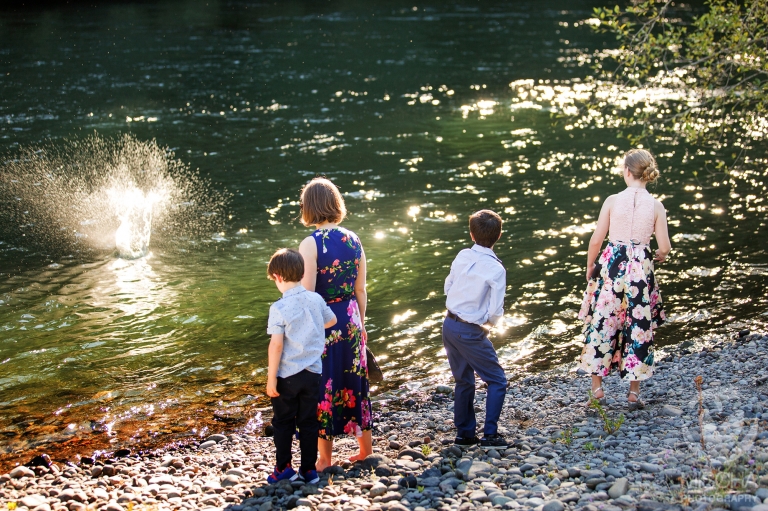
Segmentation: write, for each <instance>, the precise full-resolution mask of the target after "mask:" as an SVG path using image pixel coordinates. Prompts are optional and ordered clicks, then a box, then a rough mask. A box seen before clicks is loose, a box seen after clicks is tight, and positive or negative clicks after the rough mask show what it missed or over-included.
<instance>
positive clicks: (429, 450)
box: [421, 444, 432, 456]
mask: <svg viewBox="0 0 768 511" xmlns="http://www.w3.org/2000/svg"><path fill="white" fill-rule="evenodd" d="M421 454H423V455H424V456H429V455H430V454H432V448H431V447H430V446H429V445H427V444H423V445H422V446H421Z"/></svg>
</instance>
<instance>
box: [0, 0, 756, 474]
mask: <svg viewBox="0 0 768 511" xmlns="http://www.w3.org/2000/svg"><path fill="white" fill-rule="evenodd" d="M543 5H546V7H543ZM594 5H596V3H595V2H588V1H580V0H570V1H568V2H564V1H563V2H560V1H554V2H547V3H546V4H542V3H541V2H533V1H528V2H526V1H515V2H483V3H482V4H478V3H477V2H458V1H452V0H449V1H442V2H429V3H426V4H424V3H419V4H405V3H402V2H383V1H382V2H366V3H365V7H363V6H362V4H360V5H356V4H355V3H342V2H338V3H331V4H328V5H325V4H324V5H322V6H320V5H315V4H314V3H312V2H278V3H277V5H275V4H264V5H261V4H248V3H238V2H219V1H214V0H208V1H205V2H204V1H202V0H197V1H195V0H190V1H182V0H180V1H168V2H155V3H152V4H149V3H147V4H144V3H137V4H133V3H129V2H125V3H118V4H112V3H110V4H107V3H104V4H102V5H96V6H92V5H89V4H85V3H83V4H77V3H75V4H74V6H70V7H63V8H54V7H51V8H39V9H32V10H22V11H6V12H3V13H2V16H0V62H1V63H2V66H1V67H0V69H1V70H2V77H0V91H1V92H2V93H1V94H0V148H2V150H3V151H4V152H6V153H8V154H10V155H13V154H14V151H17V150H18V148H19V146H29V145H38V144H42V143H45V142H46V141H48V140H52V141H53V142H54V143H55V142H56V141H60V140H62V139H64V138H73V137H75V138H76V137H84V136H86V135H89V134H92V133H94V132H97V133H98V134H99V135H101V136H106V137H110V136H118V135H119V134H121V133H131V134H133V135H135V136H136V137H137V138H138V139H140V140H151V139H156V140H157V142H158V144H160V145H162V146H167V147H169V148H170V149H172V150H173V151H175V154H176V157H177V158H179V159H180V160H182V161H183V162H185V163H187V164H189V165H191V167H192V168H193V169H199V173H200V175H201V176H203V177H204V178H205V179H208V180H210V183H211V184H210V185H209V186H210V187H211V189H212V190H217V191H219V192H224V193H227V194H230V195H231V200H230V201H229V203H228V205H227V206H226V211H227V215H228V217H227V221H226V227H224V228H223V229H222V231H221V232H217V233H200V234H199V236H197V237H196V238H190V239H183V240H177V241H178V243H176V244H174V245H169V246H168V247H166V246H165V245H162V246H151V247H150V248H151V252H150V254H149V255H148V256H146V257H144V258H139V259H135V260H124V259H121V258H117V257H115V256H114V255H113V254H111V253H105V252H93V251H78V250H64V251H63V252H62V249H61V247H60V246H57V242H56V239H55V238H53V239H51V240H47V239H46V240H42V241H41V240H29V239H26V237H25V236H21V235H7V236H6V237H5V239H2V240H0V438H2V440H1V441H0V451H2V452H4V453H5V454H4V455H3V456H4V458H3V459H4V460H5V461H6V462H7V461H9V460H11V461H12V460H15V459H20V460H22V461H25V460H24V459H23V458H24V457H26V456H28V455H29V453H31V452H32V451H35V452H39V451H43V450H48V451H51V452H62V453H77V452H79V453H81V454H85V453H87V452H89V450H93V449H96V448H98V449H108V450H111V449H115V448H117V447H119V446H132V445H134V446H135V445H148V443H149V442H150V441H153V440H154V441H157V442H162V441H166V440H171V439H176V438H180V437H183V436H184V435H189V434H196V435H204V434H205V433H206V432H211V431H213V430H217V429H221V428H246V429H248V428H250V429H254V430H257V429H258V428H259V427H260V425H261V411H262V409H263V408H264V407H266V406H268V403H267V402H266V400H265V399H264V395H263V382H264V379H265V376H266V347H267V343H268V337H267V335H266V333H265V329H266V318H267V312H268V307H269V304H270V303H271V302H273V301H274V300H276V299H277V298H279V293H278V291H277V290H276V289H275V287H274V284H273V283H272V282H270V281H268V280H267V279H266V276H265V269H266V263H267V261H268V259H269V256H270V255H271V253H272V252H273V251H274V250H275V249H277V248H279V247H283V246H289V247H297V246H298V244H299V242H300V241H301V239H302V238H303V237H304V236H306V235H308V234H309V232H310V231H309V230H308V229H306V228H304V227H303V226H301V225H300V223H299V222H298V221H297V220H296V219H297V217H298V206H297V200H298V193H299V190H300V188H301V186H302V185H303V184H304V183H305V182H306V181H307V180H308V179H310V178H311V177H313V176H315V175H325V176H328V177H329V178H331V179H333V180H334V181H335V182H336V183H337V184H338V185H339V187H340V189H341V190H342V192H343V193H344V194H345V196H346V200H347V206H348V209H349V210H350V216H349V218H348V219H347V220H346V221H345V222H344V225H345V226H347V227H348V228H351V229H353V230H354V231H356V232H357V233H358V234H359V235H360V237H361V239H362V242H363V245H364V247H365V250H366V254H367V256H368V267H369V270H368V271H369V282H368V284H369V300H370V302H369V315H368V318H367V329H368V332H369V336H370V346H371V348H372V349H373V351H374V352H375V353H376V355H377V356H378V358H379V360H380V363H381V365H382V366H383V369H384V371H385V374H386V380H387V382H386V384H384V385H383V386H382V387H381V388H379V389H378V390H379V391H381V390H389V391H394V390H396V389H400V388H402V389H407V388H414V387H418V386H420V385H423V384H425V382H428V381H431V382H435V381H440V382H448V381H449V373H448V368H447V363H446V360H445V357H444V354H443V350H442V343H441V340H440V326H441V317H442V315H443V314H444V296H443V292H442V288H443V280H444V278H445V277H446V275H447V274H448V270H449V267H450V263H451V261H452V259H453V257H454V256H455V254H456V253H457V252H458V251H459V250H460V249H462V248H464V247H467V246H470V240H469V236H468V228H467V221H466V220H467V217H468V215H469V214H470V213H471V212H472V211H475V210H477V209H481V208H492V209H495V210H496V211H498V212H499V213H500V214H501V215H502V217H503V219H504V222H505V223H504V233H503V236H502V238H501V240H500V241H499V243H498V245H497V246H496V252H497V254H498V256H499V257H500V258H501V259H502V260H503V261H504V263H505V265H506V267H507V271H508V288H507V296H506V316H505V320H504V323H503V324H502V326H501V327H500V328H499V329H498V330H497V331H496V333H495V334H494V335H493V342H494V344H495V346H496V348H497V350H498V352H499V354H500V357H501V360H502V362H503V364H504V365H505V367H506V368H508V369H509V370H510V371H511V373H512V374H514V375H515V377H518V376H524V375H526V374H530V373H531V372H536V371H538V370H542V369H545V368H550V367H562V368H563V370H572V369H573V368H574V361H575V359H576V357H577V356H578V354H579V352H580V339H579V333H580V324H579V322H578V320H577V318H576V314H577V311H578V309H579V306H580V301H581V297H582V293H583V290H584V287H585V279H584V272H585V263H586V261H585V259H586V248H587V242H588V239H589V236H590V234H591V231H592V229H593V227H594V222H595V220H596V217H597V214H598V212H599V208H600V204H601V203H602V201H603V200H604V199H605V197H607V196H608V195H609V194H611V193H616V192H618V191H621V190H622V189H623V181H622V179H621V177H620V176H617V175H616V174H615V173H613V172H612V170H613V169H614V168H615V167H616V164H617V158H620V157H621V155H622V153H623V152H624V151H625V150H627V149H628V148H629V146H628V145H627V142H626V141H625V140H624V139H621V138H617V133H618V130H617V129H614V128H608V127H604V128H601V127H597V128H595V127H592V126H584V125H583V124H582V123H578V122H571V121H569V120H568V119H567V118H566V119H565V120H563V119H558V118H556V117H554V116H553V114H563V113H566V114H567V113H572V112H573V110H574V105H576V106H578V102H579V100H580V99H581V98H583V96H584V90H585V85H584V79H585V78H586V77H587V75H588V74H589V69H588V67H586V66H585V65H584V58H582V57H583V56H584V55H588V54H589V53H591V52H592V51H594V50H596V49H599V48H602V47H604V46H605V45H606V44H610V42H611V41H610V38H608V37H605V36H601V35H596V34H594V33H593V32H592V31H591V30H590V29H589V28H588V27H587V23H585V21H586V20H588V19H589V18H591V17H592V7H593V6H594ZM617 101H618V100H617ZM607 124H610V123H607ZM651 149H652V150H653V151H654V152H655V153H656V154H657V155H659V158H658V160H659V164H660V168H661V172H662V179H661V181H660V182H659V183H658V185H655V186H653V187H651V191H652V193H654V194H655V195H656V196H657V197H659V198H660V199H662V200H663V202H664V204H665V206H666V208H667V210H668V214H669V224H670V235H671V237H672V242H673V247H674V251H673V253H672V255H671V257H670V258H669V260H668V261H667V262H666V263H664V264H663V265H659V266H658V268H657V272H658V275H659V279H660V282H661V287H662V293H663V297H664V300H665V301H666V309H667V313H668V316H669V318H670V321H669V323H668V324H667V325H666V326H664V327H663V328H662V329H660V330H659V331H658V332H657V343H658V345H659V346H660V347H665V348H664V349H667V350H669V349H673V348H672V347H677V348H675V349H678V348H679V347H680V346H681V343H686V344H684V345H683V346H687V345H688V344H690V343H692V342H699V341H700V340H702V339H706V338H707V336H709V335H713V334H714V333H717V332H723V331H732V330H733V329H736V328H753V329H754V328H759V327H760V326H761V325H763V324H764V323H765V320H766V310H768V307H767V305H768V300H767V299H766V287H767V285H768V265H767V264H768V258H766V251H765V243H764V239H765V238H764V237H765V235H766V225H765V223H766V220H765V180H766V163H765V161H760V160H758V161H750V162H747V163H746V164H745V165H744V166H743V167H742V168H741V169H740V170H739V171H738V172H734V173H732V174H730V175H726V174H724V173H722V172H716V171H714V170H708V169H706V168H704V167H703V160H704V156H705V155H704V154H702V151H700V150H697V149H696V148H691V147H682V146H664V145H659V146H658V147H651ZM694 173H695V174H694ZM3 207H8V206H7V204H6V205H4V206H3ZM161 227H162V226H157V228H158V229H160V228H161ZM12 231H13V230H11V231H9V232H12ZM19 232H20V231H19ZM735 370H737V369H735ZM53 444H56V447H54V446H53ZM57 450H58V451H57Z"/></svg>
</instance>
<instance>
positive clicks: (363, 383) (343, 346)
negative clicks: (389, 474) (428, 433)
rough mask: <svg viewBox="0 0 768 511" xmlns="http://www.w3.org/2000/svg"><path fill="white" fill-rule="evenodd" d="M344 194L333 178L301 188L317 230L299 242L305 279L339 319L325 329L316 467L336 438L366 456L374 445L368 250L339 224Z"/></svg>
mask: <svg viewBox="0 0 768 511" xmlns="http://www.w3.org/2000/svg"><path fill="white" fill-rule="evenodd" d="M346 212H347V211H346V207H345V205H344V198H343V197H342V196H341V193H339V190H338V188H336V186H335V185H334V184H333V183H332V182H331V181H329V180H327V179H324V178H315V179H313V180H312V181H310V182H309V183H308V184H307V185H306V186H305V187H304V189H303V190H302V192H301V221H302V223H303V224H304V225H307V226H309V225H314V226H315V229H316V230H315V232H314V233H312V235H311V236H308V237H307V238H305V239H304V240H303V241H302V242H301V245H300V246H299V252H301V255H302V256H304V278H303V279H302V281H301V282H302V284H303V285H304V287H305V288H306V289H308V290H310V291H312V290H314V291H315V292H317V293H319V294H320V296H322V297H323V298H324V299H325V301H326V303H327V304H328V306H329V307H330V308H331V310H332V311H333V313H334V314H336V318H337V319H338V322H337V323H336V325H335V326H333V327H332V328H329V329H327V330H326V331H325V336H326V339H325V352H324V353H323V377H322V385H323V389H322V395H321V396H319V405H318V408H317V417H318V420H319V421H320V431H319V440H318V451H319V453H320V459H319V460H318V462H317V470H318V471H321V470H323V469H325V468H326V467H328V466H329V465H331V463H332V452H333V437H335V436H338V435H341V434H345V433H346V434H348V435H353V436H355V437H356V438H357V441H358V443H359V444H360V452H359V453H358V454H357V455H355V456H352V457H351V458H350V461H358V460H362V459H365V457H366V456H368V455H369V454H371V453H372V452H373V449H372V446H371V428H372V426H373V422H372V420H371V401H370V398H369V396H368V367H367V358H366V354H365V343H366V333H365V323H364V320H365V308H366V305H367V301H368V297H367V293H366V290H365V271H366V265H365V253H364V252H363V246H362V245H361V243H360V239H359V238H358V237H357V235H356V234H355V233H353V232H352V231H349V230H347V229H344V228H343V227H339V225H338V224H339V223H340V222H341V221H342V220H343V219H344V217H345V216H346Z"/></svg>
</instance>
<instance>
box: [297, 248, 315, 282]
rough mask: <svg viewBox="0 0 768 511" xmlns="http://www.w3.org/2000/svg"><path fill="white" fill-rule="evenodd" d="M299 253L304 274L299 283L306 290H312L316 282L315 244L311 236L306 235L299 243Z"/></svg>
mask: <svg viewBox="0 0 768 511" xmlns="http://www.w3.org/2000/svg"><path fill="white" fill-rule="evenodd" d="M299 253H300V254H301V256H302V257H303V258H304V276H303V277H302V278H301V285H302V286H304V289H306V290H307V291H314V290H315V285H316V284H317V245H315V240H314V238H312V236H307V237H306V238H304V240H303V241H302V242H301V244H300V245H299Z"/></svg>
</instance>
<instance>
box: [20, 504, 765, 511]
mask: <svg viewBox="0 0 768 511" xmlns="http://www.w3.org/2000/svg"><path fill="white" fill-rule="evenodd" d="M765 507H768V506H765ZM30 509H32V511H51V505H50V504H48V503H47V502H43V503H42V504H40V505H39V506H37V507H35V508H30Z"/></svg>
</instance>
